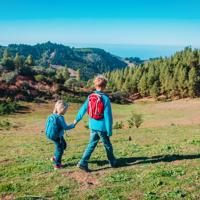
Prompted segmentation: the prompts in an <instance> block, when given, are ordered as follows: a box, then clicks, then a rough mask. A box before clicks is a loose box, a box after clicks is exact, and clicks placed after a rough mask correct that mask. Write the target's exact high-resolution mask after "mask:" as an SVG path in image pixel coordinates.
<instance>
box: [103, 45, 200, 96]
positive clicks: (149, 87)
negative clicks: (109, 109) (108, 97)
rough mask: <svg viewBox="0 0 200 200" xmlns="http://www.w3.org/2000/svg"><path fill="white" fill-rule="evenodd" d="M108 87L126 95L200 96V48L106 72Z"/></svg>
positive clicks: (187, 49)
mask: <svg viewBox="0 0 200 200" xmlns="http://www.w3.org/2000/svg"><path fill="white" fill-rule="evenodd" d="M105 76H106V77H107V78H108V79H109V85H108V86H109V88H110V89H111V90H112V91H113V92H116V91H120V92H122V94H124V95H131V94H136V93H139V94H140V95H141V96H142V97H147V96H152V97H155V98H156V97H158V96H160V95H165V96H166V97H167V98H174V97H179V98H184V97H198V96H200V50H198V49H192V48H191V47H186V48H185V49H184V50H183V51H180V52H176V53H175V54H174V55H173V56H171V57H165V58H163V57H161V58H158V59H155V60H149V61H146V62H145V63H142V64H140V65H137V66H134V67H126V68H124V69H122V70H115V71H111V72H107V73H105Z"/></svg>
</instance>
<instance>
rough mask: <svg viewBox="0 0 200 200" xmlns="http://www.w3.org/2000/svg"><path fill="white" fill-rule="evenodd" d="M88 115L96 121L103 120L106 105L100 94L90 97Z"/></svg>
mask: <svg viewBox="0 0 200 200" xmlns="http://www.w3.org/2000/svg"><path fill="white" fill-rule="evenodd" d="M88 100H89V102H88V109H87V113H88V115H89V116H90V117H91V118H93V119H96V120H99V119H103V117H104V116H103V113H104V104H103V98H102V96H101V95H100V94H96V93H93V94H91V95H90V96H89V97H88Z"/></svg>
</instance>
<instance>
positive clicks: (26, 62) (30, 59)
mask: <svg viewBox="0 0 200 200" xmlns="http://www.w3.org/2000/svg"><path fill="white" fill-rule="evenodd" d="M25 64H27V65H28V66H33V65H34V60H33V56H32V55H28V57H27V58H26V60H25Z"/></svg>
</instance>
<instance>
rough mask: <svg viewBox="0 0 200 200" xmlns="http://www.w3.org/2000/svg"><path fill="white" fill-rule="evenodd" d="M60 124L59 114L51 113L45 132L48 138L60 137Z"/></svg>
mask: <svg viewBox="0 0 200 200" xmlns="http://www.w3.org/2000/svg"><path fill="white" fill-rule="evenodd" d="M59 132H60V126H59V122H58V116H57V115H54V114H52V115H49V116H48V118H47V121H46V127H45V133H46V136H47V138H49V139H51V140H56V139H58V138H59Z"/></svg>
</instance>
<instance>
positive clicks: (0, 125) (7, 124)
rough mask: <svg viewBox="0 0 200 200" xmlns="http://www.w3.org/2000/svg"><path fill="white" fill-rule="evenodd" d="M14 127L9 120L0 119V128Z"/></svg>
mask: <svg viewBox="0 0 200 200" xmlns="http://www.w3.org/2000/svg"><path fill="white" fill-rule="evenodd" d="M11 127H12V124H11V123H10V122H9V121H8V120H3V121H0V130H3V129H6V130H9V129H10V128H11Z"/></svg>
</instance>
